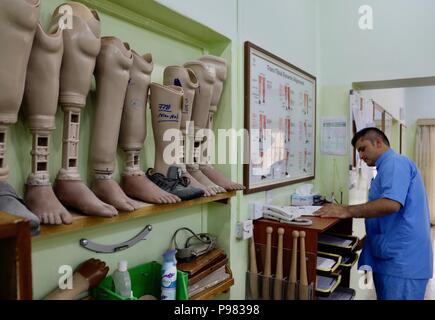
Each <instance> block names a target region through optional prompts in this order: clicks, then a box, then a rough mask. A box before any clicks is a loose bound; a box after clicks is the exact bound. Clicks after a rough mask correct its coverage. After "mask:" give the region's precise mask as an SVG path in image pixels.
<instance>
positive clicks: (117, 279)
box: [112, 260, 133, 298]
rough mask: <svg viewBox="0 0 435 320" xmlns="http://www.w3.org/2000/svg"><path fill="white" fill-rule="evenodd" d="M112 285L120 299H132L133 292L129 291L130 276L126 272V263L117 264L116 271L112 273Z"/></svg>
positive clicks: (122, 261) (123, 261)
mask: <svg viewBox="0 0 435 320" xmlns="http://www.w3.org/2000/svg"><path fill="white" fill-rule="evenodd" d="M112 278H113V283H114V285H115V292H116V293H117V294H119V295H120V296H122V297H125V298H131V297H133V291H131V280H130V274H129V273H128V270H127V261H126V260H121V261H119V263H118V269H117V270H115V272H113V275H112Z"/></svg>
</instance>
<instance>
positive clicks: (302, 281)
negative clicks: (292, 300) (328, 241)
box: [299, 231, 308, 300]
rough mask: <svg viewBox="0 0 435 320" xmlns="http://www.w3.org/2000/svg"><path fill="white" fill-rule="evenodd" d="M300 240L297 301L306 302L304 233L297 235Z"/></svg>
mask: <svg viewBox="0 0 435 320" xmlns="http://www.w3.org/2000/svg"><path fill="white" fill-rule="evenodd" d="M299 236H300V238H301V254H300V260H301V262H300V265H299V268H300V270H299V272H300V281H299V300H308V278H307V262H306V260H305V259H306V256H305V231H301V232H300V233H299Z"/></svg>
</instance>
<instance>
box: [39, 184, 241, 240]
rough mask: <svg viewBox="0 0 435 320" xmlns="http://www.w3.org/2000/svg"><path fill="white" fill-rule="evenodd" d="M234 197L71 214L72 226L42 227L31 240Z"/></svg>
mask: <svg viewBox="0 0 435 320" xmlns="http://www.w3.org/2000/svg"><path fill="white" fill-rule="evenodd" d="M235 195H236V191H230V192H225V193H220V194H217V195H215V196H212V197H201V198H197V199H193V200H188V201H182V202H179V203H175V204H144V207H143V208H140V209H138V210H135V211H133V212H120V213H119V214H118V215H117V216H115V217H113V218H104V217H95V216H85V215H81V214H78V213H76V212H71V214H72V215H73V223H72V224H69V225H42V226H41V232H40V234H39V235H38V236H35V237H33V238H32V239H41V238H44V237H48V236H53V235H59V234H66V233H71V232H74V231H79V230H83V229H85V228H90V227H95V226H100V225H106V224H113V223H119V222H125V221H130V220H132V219H137V218H143V217H149V216H154V215H157V214H161V213H163V212H167V211H172V210H176V209H182V208H188V207H192V206H197V205H202V204H207V203H210V202H220V203H226V204H227V203H228V201H229V200H230V199H231V198H232V197H234V196H235Z"/></svg>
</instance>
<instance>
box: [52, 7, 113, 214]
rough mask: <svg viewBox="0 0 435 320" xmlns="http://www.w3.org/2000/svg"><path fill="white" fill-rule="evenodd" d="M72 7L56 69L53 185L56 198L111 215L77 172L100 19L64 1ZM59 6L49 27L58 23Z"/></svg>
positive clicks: (92, 211) (86, 211) (96, 51)
mask: <svg viewBox="0 0 435 320" xmlns="http://www.w3.org/2000/svg"><path fill="white" fill-rule="evenodd" d="M65 5H68V6H69V7H70V8H71V9H72V10H71V11H72V12H71V13H72V17H68V19H71V25H70V27H69V28H66V29H64V30H63V43H64V53H63V57H62V67H61V71H60V93H59V103H60V105H61V106H62V109H63V111H64V117H65V118H64V128H63V147H62V168H61V169H60V171H59V174H58V176H57V178H56V182H55V184H54V186H53V188H54V191H55V193H56V195H57V197H58V199H59V200H60V201H61V202H62V204H64V205H65V206H67V207H71V208H75V209H78V210H80V211H81V212H82V213H84V214H88V215H98V216H104V217H112V216H114V215H117V213H118V212H117V210H116V209H115V208H114V207H113V206H111V205H109V204H106V203H104V202H102V201H100V200H99V199H98V198H97V197H96V196H95V195H94V194H93V193H92V191H91V190H90V189H89V188H88V187H87V186H86V185H85V184H84V183H83V182H82V181H81V178H80V175H79V173H78V150H79V148H78V145H79V130H80V113H81V109H83V108H84V107H85V104H86V97H87V95H88V92H89V90H90V86H91V77H92V73H93V70H94V68H95V61H96V57H97V55H98V53H99V51H100V46H101V40H100V19H99V17H98V14H97V13H96V11H91V10H89V9H88V8H87V7H86V6H85V5H83V4H81V3H77V2H72V1H71V2H67V3H65ZM62 6H63V5H61V6H59V7H58V8H57V9H56V10H55V12H54V14H53V17H52V21H51V28H54V29H56V28H57V27H58V26H59V24H60V23H61V18H62V12H61V11H60V8H61V7H62Z"/></svg>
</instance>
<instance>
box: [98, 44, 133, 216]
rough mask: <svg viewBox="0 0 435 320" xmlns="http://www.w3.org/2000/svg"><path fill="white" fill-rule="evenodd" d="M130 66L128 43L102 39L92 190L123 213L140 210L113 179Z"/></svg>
mask: <svg viewBox="0 0 435 320" xmlns="http://www.w3.org/2000/svg"><path fill="white" fill-rule="evenodd" d="M132 63H133V55H132V52H131V50H130V47H129V45H128V44H124V43H122V41H121V40H119V39H118V38H116V37H103V38H101V49H100V53H99V54H98V57H97V63H96V67H95V78H96V82H97V106H96V113H95V118H94V123H93V127H92V139H91V148H90V154H91V160H92V166H93V170H94V183H93V186H92V191H94V193H95V195H96V196H97V197H98V198H100V200H102V201H104V202H106V203H108V204H111V205H112V206H114V207H115V208H116V209H118V210H122V211H133V210H135V209H138V208H139V207H140V204H139V203H138V202H137V201H135V200H133V199H130V198H129V197H128V196H126V195H125V193H124V191H122V189H121V187H120V186H119V185H118V184H117V183H116V181H115V180H113V178H112V174H113V171H114V170H115V161H116V150H117V146H118V137H119V130H120V126H121V117H122V109H123V105H124V99H125V93H126V91H127V84H128V80H129V78H130V67H131V65H132Z"/></svg>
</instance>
